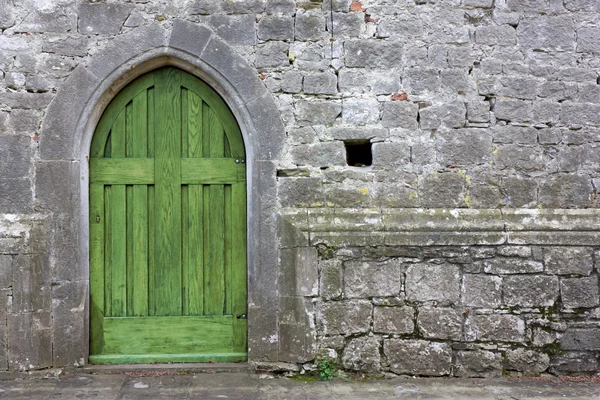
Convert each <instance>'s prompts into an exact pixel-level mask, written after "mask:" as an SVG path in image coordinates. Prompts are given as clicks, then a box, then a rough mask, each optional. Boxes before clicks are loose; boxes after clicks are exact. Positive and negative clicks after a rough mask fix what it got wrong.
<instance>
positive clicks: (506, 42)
mask: <svg viewBox="0 0 600 400" xmlns="http://www.w3.org/2000/svg"><path fill="white" fill-rule="evenodd" d="M475 43H477V44H482V45H487V46H514V45H516V44H517V31H516V30H515V28H513V27H512V26H510V25H497V26H494V25H486V26H480V27H478V28H477V29H476V30H475Z"/></svg>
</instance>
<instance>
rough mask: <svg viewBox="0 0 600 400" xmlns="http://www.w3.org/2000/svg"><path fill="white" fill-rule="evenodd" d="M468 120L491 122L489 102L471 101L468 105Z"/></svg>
mask: <svg viewBox="0 0 600 400" xmlns="http://www.w3.org/2000/svg"><path fill="white" fill-rule="evenodd" d="M467 120H469V121H470V122H489V121H490V102H489V101H470V102H468V103H467Z"/></svg>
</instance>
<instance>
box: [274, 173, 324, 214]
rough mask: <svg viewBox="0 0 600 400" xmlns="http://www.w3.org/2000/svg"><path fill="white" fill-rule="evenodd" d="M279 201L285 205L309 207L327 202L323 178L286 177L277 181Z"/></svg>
mask: <svg viewBox="0 0 600 400" xmlns="http://www.w3.org/2000/svg"><path fill="white" fill-rule="evenodd" d="M277 194H278V197H279V202H280V203H281V205H282V206H283V207H297V206H302V207H307V206H309V205H311V204H314V203H318V204H321V205H322V204H324V203H325V194H324V193H323V190H322V182H321V178H313V177H306V178H304V177H303V178H285V179H279V180H278V183H277Z"/></svg>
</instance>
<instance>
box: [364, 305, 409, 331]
mask: <svg viewBox="0 0 600 400" xmlns="http://www.w3.org/2000/svg"><path fill="white" fill-rule="evenodd" d="M414 319H415V309H414V308H413V307H409V306H402V307H375V309H374V311H373V332H375V333H387V334H411V333H413V332H414V330H415V322H414Z"/></svg>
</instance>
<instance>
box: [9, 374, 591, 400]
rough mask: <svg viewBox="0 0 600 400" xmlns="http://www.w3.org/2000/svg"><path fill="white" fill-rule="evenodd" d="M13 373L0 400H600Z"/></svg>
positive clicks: (428, 383) (454, 386)
mask: <svg viewBox="0 0 600 400" xmlns="http://www.w3.org/2000/svg"><path fill="white" fill-rule="evenodd" d="M42 377H43V375H41V374H39V373H38V375H36V376H35V377H31V376H28V375H19V374H13V375H12V376H5V377H3V380H1V381H0V399H28V400H29V399H31V400H34V399H35V400H46V399H95V400H113V399H128V400H138V399H140V400H141V399H186V400H192V399H248V400H252V399H265V400H270V399H273V400H296V399H297V400H300V399H302V400H305V399H306V400H308V399H345V400H353V399H428V400H433V399H486V400H487V399H489V400H499V399H507V400H508V399H518V400H522V399H565V398H567V399H581V400H583V399H586V400H589V399H600V383H599V382H598V379H595V378H597V377H595V378H581V379H578V380H581V382H574V381H572V380H573V379H572V378H571V379H569V380H567V379H558V378H553V377H548V378H523V379H508V378H502V379H454V378H428V379H423V378H393V379H385V380H369V381H366V382H362V381H352V380H348V381H344V380H342V379H335V380H333V381H330V382H320V381H312V382H305V381H301V380H297V379H290V378H285V377H280V376H274V375H270V374H256V373H253V372H222V373H197V372H193V373H189V372H186V371H185V370H184V371H181V370H180V371H177V372H174V371H165V370H158V369H157V370H149V371H134V372H120V373H108V374H107V373H106V372H102V371H100V372H96V373H89V371H88V372H82V371H76V372H67V373H64V372H63V373H61V374H60V375H59V376H53V375H52V373H49V374H46V378H45V379H44V378H42Z"/></svg>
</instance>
